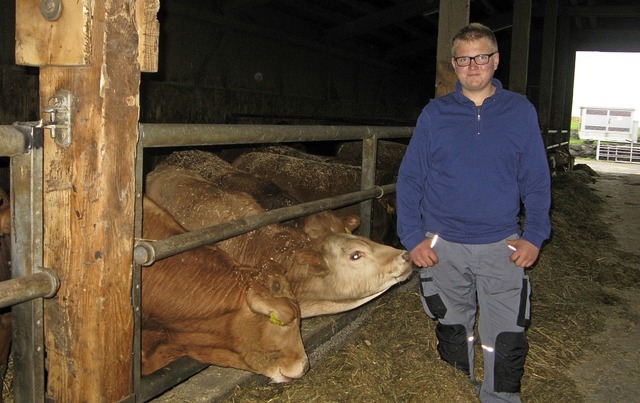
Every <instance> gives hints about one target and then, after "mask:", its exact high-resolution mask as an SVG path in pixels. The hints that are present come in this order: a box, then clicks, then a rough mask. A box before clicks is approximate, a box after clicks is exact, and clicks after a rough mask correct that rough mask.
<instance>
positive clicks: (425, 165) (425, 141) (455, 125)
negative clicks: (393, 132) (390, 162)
mask: <svg viewBox="0 0 640 403" xmlns="http://www.w3.org/2000/svg"><path fill="white" fill-rule="evenodd" d="M493 84H494V85H495V87H496V92H495V94H494V95H493V96H491V97H489V98H487V99H485V101H484V103H483V104H482V106H480V107H476V105H475V104H474V103H473V102H472V101H471V100H470V99H468V98H467V97H465V96H464V95H463V94H462V87H461V85H460V83H459V82H458V83H457V84H456V91H454V92H452V93H450V94H447V95H445V96H442V97H439V98H436V99H433V100H431V101H430V102H429V103H428V104H427V105H426V106H425V107H424V109H423V111H422V113H421V115H420V117H419V118H418V121H417V123H416V127H415V130H414V133H413V136H412V138H411V141H410V143H409V146H408V147H407V151H406V154H405V156H404V158H403V160H402V164H401V166H400V171H399V174H398V185H397V209H398V235H399V237H400V240H401V241H402V244H403V245H404V246H405V247H406V248H407V250H409V251H411V250H412V249H413V248H415V247H416V245H418V243H420V242H421V241H422V240H424V238H425V234H426V232H427V231H429V232H432V233H436V234H439V235H440V236H441V237H442V238H444V239H446V240H448V241H452V242H458V243H466V244H482V243H490V242H497V241H499V240H501V239H504V238H506V237H507V236H509V235H511V234H515V233H518V234H521V236H522V237H523V238H524V239H526V240H528V241H529V242H531V243H533V244H534V245H536V246H537V247H538V248H539V247H540V246H541V245H542V242H543V241H544V240H545V239H547V238H548V237H549V234H550V232H551V222H550V219H549V208H550V203H551V184H550V182H551V178H550V172H549V166H548V163H547V158H546V152H545V148H544V144H543V142H542V136H541V133H540V127H539V125H538V115H537V113H536V110H535V108H534V106H533V105H532V104H531V103H530V102H529V101H528V100H527V99H526V98H525V97H524V96H522V95H520V94H517V93H515V92H511V91H507V90H505V89H504V88H503V87H502V84H501V83H500V81H498V80H497V79H495V78H494V79H493ZM521 202H522V203H523V204H524V207H525V215H526V221H525V225H524V231H522V229H521V228H520V225H519V219H518V216H519V211H520V207H521Z"/></svg>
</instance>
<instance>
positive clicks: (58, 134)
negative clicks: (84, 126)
mask: <svg viewBox="0 0 640 403" xmlns="http://www.w3.org/2000/svg"><path fill="white" fill-rule="evenodd" d="M72 100H73V97H72V96H71V93H70V92H69V91H67V90H58V92H56V95H55V96H53V97H51V98H49V101H48V102H47V104H48V106H47V107H46V108H45V109H44V111H42V127H44V128H45V129H49V131H50V134H51V138H53V139H54V140H55V142H56V144H57V145H59V146H60V147H63V148H66V147H69V145H71V104H72Z"/></svg>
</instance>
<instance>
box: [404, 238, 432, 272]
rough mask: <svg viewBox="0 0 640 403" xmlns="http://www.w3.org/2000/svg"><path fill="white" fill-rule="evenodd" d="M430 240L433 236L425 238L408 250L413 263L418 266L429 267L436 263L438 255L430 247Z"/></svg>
mask: <svg viewBox="0 0 640 403" xmlns="http://www.w3.org/2000/svg"><path fill="white" fill-rule="evenodd" d="M432 240H433V238H425V239H424V241H422V242H420V243H419V244H418V245H416V247H415V248H413V250H412V251H411V252H409V255H410V256H411V260H412V261H413V264H415V265H416V266H418V267H431V266H434V265H435V264H436V263H438V255H437V254H436V252H435V251H434V250H433V248H431V241H432Z"/></svg>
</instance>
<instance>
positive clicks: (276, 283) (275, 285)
mask: <svg viewBox="0 0 640 403" xmlns="http://www.w3.org/2000/svg"><path fill="white" fill-rule="evenodd" d="M281 290H282V284H280V282H279V281H278V280H273V281H272V282H271V291H273V292H276V293H277V292H280V291H281Z"/></svg>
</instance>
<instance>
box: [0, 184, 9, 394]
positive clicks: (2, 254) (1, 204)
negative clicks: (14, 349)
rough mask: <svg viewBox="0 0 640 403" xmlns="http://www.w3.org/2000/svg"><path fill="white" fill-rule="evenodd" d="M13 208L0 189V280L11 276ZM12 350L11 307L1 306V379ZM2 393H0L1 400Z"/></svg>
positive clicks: (7, 197)
mask: <svg viewBox="0 0 640 403" xmlns="http://www.w3.org/2000/svg"><path fill="white" fill-rule="evenodd" d="M10 233H11V210H10V204H9V196H8V195H7V194H6V193H5V191H4V190H2V189H0V281H5V280H9V279H10V278H11V237H10ZM10 352H11V307H6V308H0V380H2V379H4V376H5V373H6V371H7V367H8V363H9V354H10ZM1 401H2V394H1V393H0V402H1Z"/></svg>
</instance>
